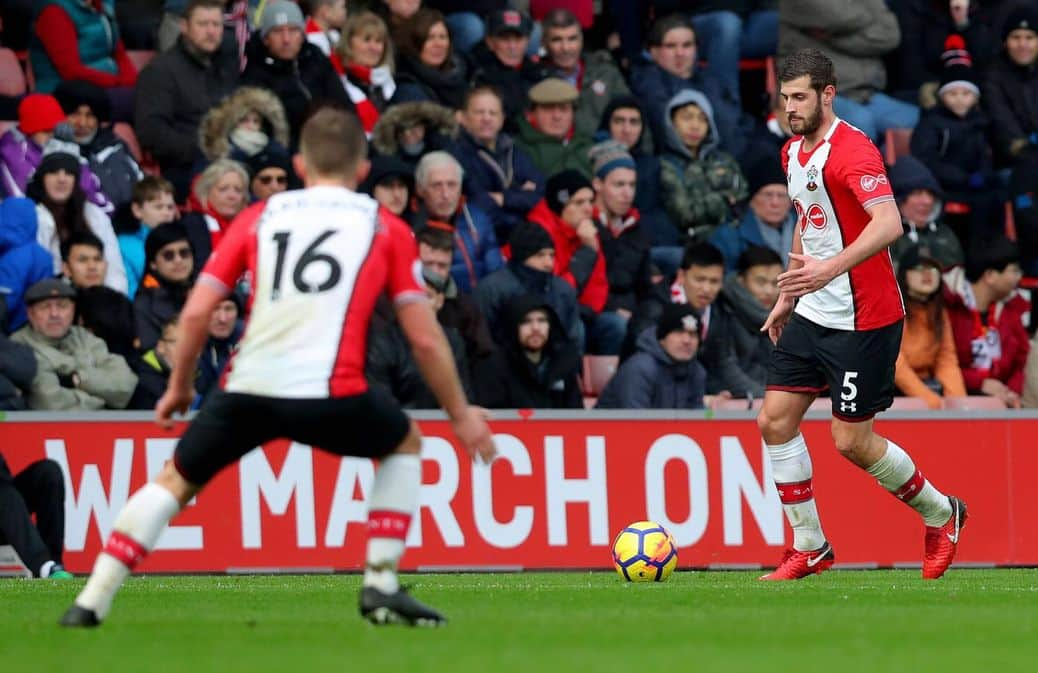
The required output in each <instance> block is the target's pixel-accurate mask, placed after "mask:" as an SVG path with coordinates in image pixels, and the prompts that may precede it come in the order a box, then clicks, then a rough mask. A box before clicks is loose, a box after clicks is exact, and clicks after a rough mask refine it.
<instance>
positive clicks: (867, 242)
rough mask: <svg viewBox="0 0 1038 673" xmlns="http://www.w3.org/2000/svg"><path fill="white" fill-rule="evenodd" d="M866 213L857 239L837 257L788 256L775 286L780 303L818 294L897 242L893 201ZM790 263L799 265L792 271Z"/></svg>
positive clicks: (898, 220) (898, 224) (899, 229)
mask: <svg viewBox="0 0 1038 673" xmlns="http://www.w3.org/2000/svg"><path fill="white" fill-rule="evenodd" d="M866 211H867V212H868V214H869V216H870V217H871V220H869V223H868V224H867V225H866V226H865V229H864V230H862V232H861V235H860V236H858V238H857V239H855V240H854V242H852V243H851V244H850V245H848V246H847V247H845V248H844V249H843V250H842V251H841V252H840V253H839V254H838V255H835V256H834V257H830V258H829V259H817V258H815V257H810V256H808V255H804V254H803V253H801V252H794V253H790V255H789V259H790V264H789V266H790V269H789V270H788V271H786V272H785V273H783V274H781V275H780V276H779V277H778V286H779V289H780V290H781V291H782V296H780V298H779V302H780V303H781V302H782V298H783V297H785V296H786V295H789V296H790V297H802V296H803V295H805V294H808V293H811V292H814V291H815V290H820V289H821V288H823V287H825V286H826V285H828V284H829V281H831V280H832V279H833V278H835V277H837V276H839V275H840V274H843V273H846V272H847V271H849V270H851V269H852V268H854V267H855V266H857V265H858V264H861V263H862V262H863V261H865V260H866V259H868V258H869V257H872V256H873V255H875V254H876V253H878V252H879V251H881V250H883V249H884V248H887V247H888V246H890V244H891V243H893V242H894V241H896V240H897V239H898V238H900V236H901V234H902V227H901V214H900V213H899V212H898V209H897V204H896V203H895V202H894V200H893V199H891V200H889V201H884V202H882V203H877V204H875V205H873V206H870V207H869V208H867V209H866ZM794 260H795V261H797V262H799V266H798V267H795V268H794V266H793V261H794Z"/></svg>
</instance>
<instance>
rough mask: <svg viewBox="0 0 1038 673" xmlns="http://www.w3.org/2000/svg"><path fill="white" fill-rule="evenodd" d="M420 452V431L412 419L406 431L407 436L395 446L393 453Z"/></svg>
mask: <svg viewBox="0 0 1038 673" xmlns="http://www.w3.org/2000/svg"><path fill="white" fill-rule="evenodd" d="M421 452H422V433H421V432H419V430H418V425H417V424H415V422H414V421H411V427H410V429H409V430H408V431H407V436H406V437H404V440H403V441H402V442H400V444H399V445H398V446H397V447H396V450H395V451H393V453H414V454H418V453H421Z"/></svg>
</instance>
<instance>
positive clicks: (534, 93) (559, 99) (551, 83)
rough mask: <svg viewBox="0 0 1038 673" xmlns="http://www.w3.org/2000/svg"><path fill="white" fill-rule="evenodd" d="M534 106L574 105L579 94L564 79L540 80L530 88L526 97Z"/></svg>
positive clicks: (575, 88)
mask: <svg viewBox="0 0 1038 673" xmlns="http://www.w3.org/2000/svg"><path fill="white" fill-rule="evenodd" d="M526 97H527V98H529V99H530V102H531V103H532V104H534V105H557V104H559V103H576V102H577V99H578V98H580V92H579V91H577V87H575V86H573V85H572V84H570V83H569V82H567V81H566V80H564V79H559V78H558V77H549V78H547V79H542V80H541V81H540V82H537V83H536V84H534V85H533V86H532V87H530V92H529V93H528V94H527V95H526Z"/></svg>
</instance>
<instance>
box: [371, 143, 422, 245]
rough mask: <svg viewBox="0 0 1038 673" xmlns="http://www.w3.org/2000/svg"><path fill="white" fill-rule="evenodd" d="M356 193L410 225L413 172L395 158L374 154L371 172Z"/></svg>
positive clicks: (412, 224)
mask: <svg viewBox="0 0 1038 673" xmlns="http://www.w3.org/2000/svg"><path fill="white" fill-rule="evenodd" d="M358 191H360V192H364V193H365V194H367V195H369V196H371V197H373V198H374V199H375V200H376V201H378V202H379V205H381V206H382V207H383V208H385V209H386V210H388V211H389V212H391V213H393V214H394V215H396V216H397V217H399V218H402V219H403V220H404V221H405V222H407V223H408V224H410V225H411V228H412V229H414V223H413V222H412V219H413V213H412V212H411V199H412V198H413V197H414V170H413V169H412V168H411V167H410V166H408V165H407V164H405V163H404V162H403V161H401V160H400V159H397V158H396V157H387V156H383V155H381V154H376V155H375V156H373V157H371V170H370V171H368V177H367V178H365V179H364V182H362V183H361V184H360V187H359V188H358Z"/></svg>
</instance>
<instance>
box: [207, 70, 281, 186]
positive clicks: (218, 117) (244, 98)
mask: <svg viewBox="0 0 1038 673" xmlns="http://www.w3.org/2000/svg"><path fill="white" fill-rule="evenodd" d="M198 146H199V148H200V149H201V151H202V155H203V156H204V157H205V159H206V161H207V162H213V161H216V160H217V159H233V160H234V161H239V162H242V163H246V162H248V161H249V159H251V158H252V157H255V156H257V155H260V154H263V153H264V152H267V153H268V154H271V155H279V156H286V157H287V156H288V146H289V133H288V120H287V119H286V118H285V108H284V106H283V105H282V104H281V101H280V100H278V97H277V96H275V95H274V94H273V93H271V92H270V91H268V90H266V89H261V88H259V87H254V86H243V87H240V88H239V89H237V90H236V91H235V92H234V93H232V94H231V95H230V96H228V97H227V98H225V99H224V100H223V102H221V103H220V104H219V105H217V106H216V107H214V108H212V109H211V110H209V112H207V113H206V115H205V116H204V117H203V118H202V123H201V124H200V125H199V127H198ZM202 168H204V167H199V169H200V170H201V169H202Z"/></svg>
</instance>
